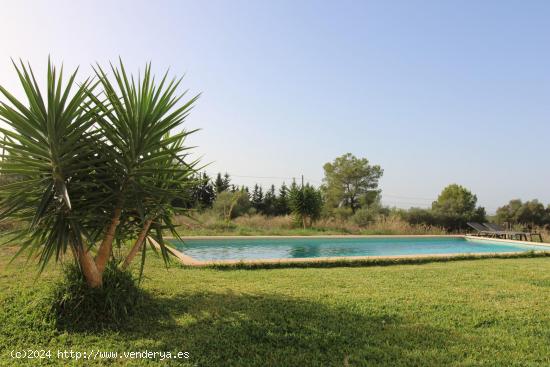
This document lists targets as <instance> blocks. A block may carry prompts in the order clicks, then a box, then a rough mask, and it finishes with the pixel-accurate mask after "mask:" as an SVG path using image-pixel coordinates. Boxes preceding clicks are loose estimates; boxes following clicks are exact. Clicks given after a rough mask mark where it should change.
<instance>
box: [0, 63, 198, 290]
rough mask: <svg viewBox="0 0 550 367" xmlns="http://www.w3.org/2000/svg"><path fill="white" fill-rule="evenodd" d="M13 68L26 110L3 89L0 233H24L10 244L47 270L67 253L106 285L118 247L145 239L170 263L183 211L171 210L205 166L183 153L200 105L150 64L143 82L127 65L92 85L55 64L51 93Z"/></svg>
mask: <svg viewBox="0 0 550 367" xmlns="http://www.w3.org/2000/svg"><path fill="white" fill-rule="evenodd" d="M14 67H15V71H16V73H17V75H18V77H19V81H20V84H21V86H22V89H23V92H24V96H25V100H24V101H20V100H19V99H17V98H16V97H15V96H14V94H12V93H10V92H9V91H8V90H7V89H6V88H4V87H2V86H0V97H1V99H0V120H1V121H2V122H4V125H7V127H5V128H0V133H1V134H2V135H3V136H4V137H5V138H4V139H2V140H0V150H1V151H2V152H3V159H2V160H1V161H0V175H1V176H2V177H4V178H6V179H5V180H3V182H8V183H7V184H4V185H3V186H2V187H1V189H0V223H1V222H2V221H7V220H13V219H14V218H16V219H17V220H20V221H23V222H25V223H26V224H27V225H25V226H24V227H23V228H22V229H18V230H16V231H14V233H13V234H12V236H10V241H11V242H17V243H19V244H21V252H22V251H25V250H29V254H30V255H32V254H36V255H37V256H38V260H39V263H40V265H41V267H44V266H45V265H46V264H47V263H48V261H49V260H51V259H52V258H54V259H56V260H59V259H60V258H61V257H62V256H63V254H65V253H67V251H69V250H70V251H72V253H73V254H74V255H75V259H77V260H78V261H79V262H80V263H81V266H82V268H83V269H88V268H90V269H91V271H92V272H97V274H96V275H97V276H99V284H100V283H101V279H100V278H101V273H102V271H103V270H104V267H105V264H106V262H107V261H109V260H110V259H111V258H112V254H113V244H117V243H118V244H121V243H124V242H125V241H128V240H132V239H136V238H137V237H138V236H139V234H141V233H143V232H144V231H145V233H144V235H145V237H147V238H149V237H150V238H151V240H152V241H153V240H154V242H155V243H156V244H159V246H160V248H161V252H162V253H163V254H165V255H166V256H165V258H166V259H167V253H168V252H167V251H166V249H165V248H164V241H163V238H162V235H163V231H164V230H166V229H170V230H172V231H173V232H175V228H174V226H173V224H172V221H171V218H172V216H173V214H174V213H176V212H181V211H182V210H183V209H182V208H176V207H174V206H173V205H172V202H173V201H174V199H175V198H178V197H181V196H184V195H188V192H189V190H190V188H191V187H192V186H193V183H194V180H195V177H196V169H195V168H196V166H197V164H198V161H196V160H191V159H190V157H189V150H190V149H191V148H192V147H189V146H187V145H186V143H185V139H186V137H187V136H189V135H190V134H192V133H193V132H194V130H186V129H183V124H184V122H185V119H186V118H187V117H188V115H189V113H190V111H191V109H192V107H193V105H194V103H195V102H196V100H197V98H198V97H199V96H198V95H197V96H194V97H192V98H189V99H187V100H184V97H185V96H186V92H183V93H179V92H178V91H179V87H180V84H181V79H170V78H169V77H168V74H167V73H165V74H164V75H163V77H162V78H161V79H160V81H158V82H157V81H156V80H155V77H154V75H153V73H152V70H151V64H147V65H146V67H145V70H144V72H143V74H142V75H141V74H140V75H138V76H137V77H134V76H133V75H131V74H128V73H127V72H126V70H125V68H124V64H123V63H122V61H120V63H119V64H118V65H117V66H115V65H113V64H110V65H109V68H108V69H107V70H108V71H106V70H105V69H103V68H102V67H101V66H100V65H96V66H95V67H94V73H95V75H94V76H93V77H90V78H87V79H85V80H84V81H82V82H79V83H77V82H76V76H77V70H75V71H74V72H73V73H72V74H70V76H69V78H68V79H67V80H66V81H65V80H64V79H63V68H62V67H61V69H60V70H59V71H58V70H57V68H56V67H54V66H53V65H52V64H51V63H50V62H49V61H48V69H47V77H46V79H47V83H46V87H45V88H44V90H42V89H41V88H40V86H39V83H38V82H37V78H36V77H35V75H34V73H33V71H32V68H31V67H30V66H29V65H25V64H23V63H22V62H20V63H14ZM148 242H151V241H149V240H148ZM151 243H152V242H151ZM140 247H141V244H140ZM94 253H95V254H96V255H95V258H94V259H92V260H93V261H91V260H90V259H91V258H92V256H93V254H94ZM83 271H84V270H83ZM84 272H85V271H84ZM96 283H97V282H96ZM96 286H97V284H96Z"/></svg>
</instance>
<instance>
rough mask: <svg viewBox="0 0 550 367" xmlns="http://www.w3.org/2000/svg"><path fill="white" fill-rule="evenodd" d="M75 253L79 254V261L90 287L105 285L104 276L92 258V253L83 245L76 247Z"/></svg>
mask: <svg viewBox="0 0 550 367" xmlns="http://www.w3.org/2000/svg"><path fill="white" fill-rule="evenodd" d="M75 254H76V255H77V257H78V258H77V260H78V263H79V264H80V268H81V269H82V274H84V278H86V283H87V284H88V286H89V287H90V288H99V287H101V286H102V285H103V276H102V272H100V271H99V270H98V268H97V266H96V264H95V262H94V259H93V258H92V255H90V253H89V252H88V251H86V250H84V249H83V248H82V247H80V248H76V250H75Z"/></svg>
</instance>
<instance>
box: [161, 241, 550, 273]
mask: <svg viewBox="0 0 550 367" xmlns="http://www.w3.org/2000/svg"><path fill="white" fill-rule="evenodd" d="M387 237H392V238H405V237H407V238H410V237H417V238H427V237H432V238H433V237H437V238H464V239H466V240H476V241H480V240H481V241H486V242H503V243H514V244H521V245H530V246H531V245H537V243H534V242H528V241H527V242H526V241H516V240H503V239H498V238H487V237H477V236H468V235H433V236H432V235H414V236H407V235H391V236H387V235H386V236H385V235H372V236H370V235H335V236H330V235H326V236H186V237H181V238H182V239H183V240H185V239H189V240H190V239H195V240H197V239H198V240H201V239H202V240H206V239H229V238H235V239H262V238H387ZM167 239H174V238H173V237H167ZM538 246H545V247H550V245H542V244H540V242H539V243H538ZM167 248H168V249H169V252H170V253H171V254H172V255H174V256H175V257H176V258H177V259H178V261H179V262H180V263H181V264H183V265H185V266H192V267H210V266H216V265H239V264H243V265H262V264H266V265H269V264H271V265H272V264H292V263H327V264H331V263H345V262H352V261H365V262H368V261H381V260H388V261H392V260H397V261H398V260H407V259H430V258H433V259H434V260H437V259H453V258H463V257H465V256H466V257H470V256H471V257H477V258H494V257H497V256H500V255H511V254H520V253H518V252H481V253H479V252H478V253H456V254H419V255H397V256H337V257H304V258H275V259H254V260H207V261H201V260H196V259H194V258H192V257H191V256H188V255H185V253H184V252H183V251H179V250H177V249H174V248H172V247H168V246H167ZM546 252H548V251H544V250H541V251H536V252H535V253H546Z"/></svg>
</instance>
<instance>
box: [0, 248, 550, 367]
mask: <svg viewBox="0 0 550 367" xmlns="http://www.w3.org/2000/svg"><path fill="white" fill-rule="evenodd" d="M12 252H13V249H8V248H3V249H1V250H0V302H1V311H0V330H1V332H0V364H1V365H5V366H14V365H19V364H22V363H23V362H25V363H27V364H28V365H36V364H38V363H37V361H36V360H25V361H22V360H18V361H16V360H13V359H11V358H10V357H9V352H10V351H11V350H21V349H29V348H30V349H50V350H52V353H54V354H56V353H57V350H58V349H61V350H71V349H72V350H73V351H89V350H92V349H95V350H104V351H118V352H122V351H140V350H149V351H171V352H177V351H187V352H189V354H190V358H189V359H188V360H187V362H188V363H189V365H197V366H241V365H243V366H332V365H333V366H345V365H350V366H379V365H384V366H386V365H387V366H446V365H451V366H453V365H456V366H479V365H487V366H513V365H517V366H548V365H550V258H531V259H505V260H500V259H493V260H476V261H458V262H448V263H432V264H424V265H399V266H386V267H366V268H323V269H315V268H310V269H278V270H214V269H184V268H180V267H178V266H174V267H172V268H170V269H169V270H166V269H165V268H163V266H162V263H161V261H160V260H158V259H155V258H153V257H150V258H149V259H148V260H149V261H150V262H149V264H148V266H147V269H146V275H147V279H145V281H144V287H145V289H146V290H147V291H148V292H149V294H150V300H149V301H148V304H147V306H146V311H144V312H142V313H141V314H140V315H139V317H135V318H134V319H133V321H132V323H131V324H130V325H129V326H128V330H125V331H121V332H115V331H105V332H102V333H97V332H94V333H81V332H74V331H56V330H55V329H54V328H53V327H52V326H51V324H48V323H40V322H38V320H40V316H41V313H42V312H43V310H44V306H43V301H41V300H42V298H43V297H44V296H47V294H48V287H50V286H51V284H52V283H53V282H54V281H55V280H56V278H57V277H58V276H59V268H57V270H56V269H52V268H49V269H47V270H46V272H45V273H44V274H43V275H42V276H41V277H40V278H38V279H37V278H36V269H35V268H34V267H33V266H31V265H28V266H27V267H24V266H23V265H24V260H23V259H21V260H16V261H15V263H13V264H12V265H10V266H9V267H8V266H7V262H8V260H9V258H10V256H11V253H12ZM184 361H185V360H184ZM40 363H42V364H51V365H69V364H71V363H73V364H75V365H82V364H83V362H82V361H79V362H75V361H71V360H59V359H57V357H56V356H52V358H51V359H46V360H42V361H40ZM164 363H165V364H172V365H182V360H178V361H170V362H166V361H165V362H164ZM86 364H92V365H93V364H95V365H113V364H114V365H120V364H127V365H146V364H158V361H152V360H135V359H134V360H130V359H123V358H122V359H117V360H115V361H113V360H95V361H86Z"/></svg>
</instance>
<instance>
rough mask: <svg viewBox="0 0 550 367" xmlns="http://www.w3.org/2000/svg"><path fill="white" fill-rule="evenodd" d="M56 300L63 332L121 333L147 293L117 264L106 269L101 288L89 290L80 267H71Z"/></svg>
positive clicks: (54, 312) (57, 318) (57, 289)
mask: <svg viewBox="0 0 550 367" xmlns="http://www.w3.org/2000/svg"><path fill="white" fill-rule="evenodd" d="M52 298H53V302H52V310H51V312H52V316H53V317H54V319H55V321H56V326H57V328H59V329H73V330H99V329H119V328H123V327H124V326H125V325H126V324H127V323H128V321H129V319H130V317H131V316H132V315H133V314H135V312H136V309H137V308H138V307H139V306H140V304H141V302H142V301H143V291H142V290H141V289H140V288H139V287H138V285H137V284H136V279H134V277H133V276H132V274H131V273H130V272H129V271H124V270H121V269H120V268H118V267H117V266H116V264H115V263H114V262H112V263H110V264H109V265H108V266H107V268H106V269H105V272H104V274H103V286H102V287H101V288H91V287H88V285H87V284H86V280H85V279H84V276H83V275H82V273H81V272H80V270H79V268H78V266H77V265H69V266H67V267H66V268H65V270H64V277H63V279H62V280H61V281H60V282H59V283H58V284H57V285H56V286H55V287H54V290H53V295H52Z"/></svg>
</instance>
